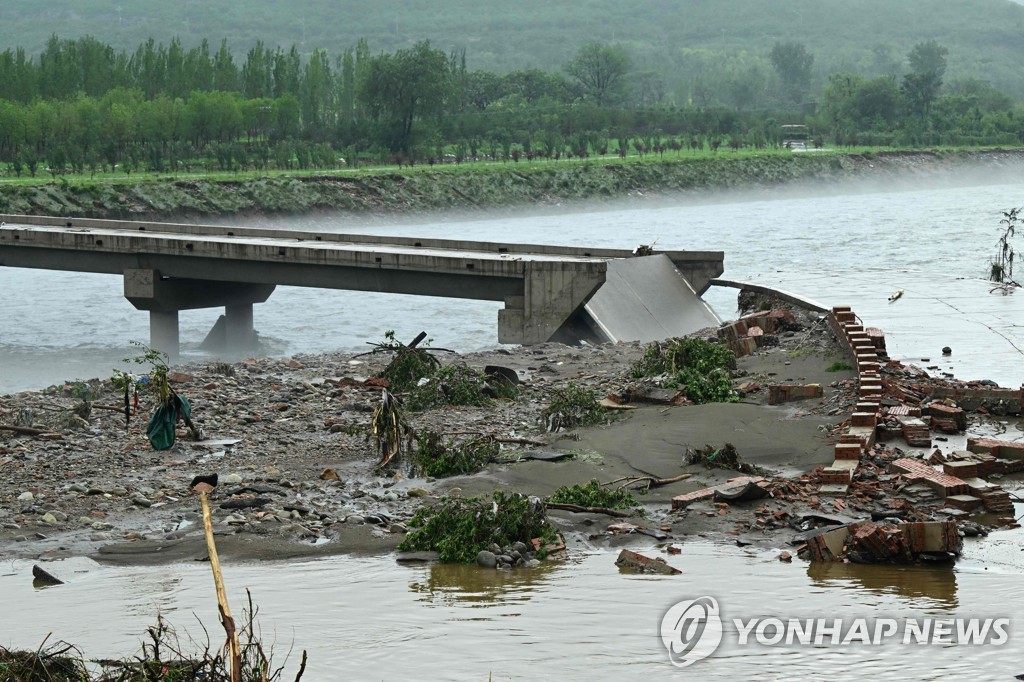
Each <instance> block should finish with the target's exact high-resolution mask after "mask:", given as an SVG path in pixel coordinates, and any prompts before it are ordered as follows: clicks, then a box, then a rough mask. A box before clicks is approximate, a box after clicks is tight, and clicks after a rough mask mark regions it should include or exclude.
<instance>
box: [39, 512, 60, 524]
mask: <svg viewBox="0 0 1024 682" xmlns="http://www.w3.org/2000/svg"><path fill="white" fill-rule="evenodd" d="M39 520H40V521H42V522H43V523H57V517H56V516H54V515H53V514H51V513H50V512H47V513H45V514H43V515H42V517H40V519H39Z"/></svg>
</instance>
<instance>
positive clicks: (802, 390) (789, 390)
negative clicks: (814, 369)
mask: <svg viewBox="0 0 1024 682" xmlns="http://www.w3.org/2000/svg"><path fill="white" fill-rule="evenodd" d="M823 395H824V389H822V387H821V386H820V385H819V384H807V385H806V386H804V385H799V384H775V385H773V386H769V387H768V404H769V405H779V404H781V403H788V402H791V401H793V400H813V399H815V398H820V397H822V396H823Z"/></svg>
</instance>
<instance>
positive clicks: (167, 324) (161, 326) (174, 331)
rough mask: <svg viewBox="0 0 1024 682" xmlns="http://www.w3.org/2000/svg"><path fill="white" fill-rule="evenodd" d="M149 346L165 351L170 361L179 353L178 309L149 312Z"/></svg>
mask: <svg viewBox="0 0 1024 682" xmlns="http://www.w3.org/2000/svg"><path fill="white" fill-rule="evenodd" d="M149 347H150V348H153V349H155V350H158V351H160V352H162V353H166V354H167V357H169V358H170V359H171V360H172V361H173V360H175V359H177V357H178V355H179V354H180V353H181V346H180V344H179V341H178V311H177V310H172V311H170V312H160V311H157V310H151V311H150V313H149Z"/></svg>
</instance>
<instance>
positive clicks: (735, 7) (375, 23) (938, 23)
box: [0, 0, 1024, 94]
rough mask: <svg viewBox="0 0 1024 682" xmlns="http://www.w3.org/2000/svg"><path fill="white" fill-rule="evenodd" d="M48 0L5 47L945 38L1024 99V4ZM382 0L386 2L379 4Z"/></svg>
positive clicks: (3, 10)
mask: <svg viewBox="0 0 1024 682" xmlns="http://www.w3.org/2000/svg"><path fill="white" fill-rule="evenodd" d="M582 5H584V3H579V2H556V3H552V2H548V1H545V0H519V1H518V2H516V3H508V2H501V1H499V0H436V1H435V2H429V3H421V2H413V1H412V0H377V1H376V2H374V3H371V4H368V3H365V2H359V1H357V0H299V1H297V2H294V3H282V2H277V1H273V0H248V1H247V2H228V1H227V0H181V1H180V2H166V1H165V0H133V2H130V3H126V2H121V1H120V0H46V1H45V2H5V3H2V4H0V48H4V47H9V46H13V45H23V46H25V47H26V48H27V49H28V50H29V51H30V52H32V53H35V52H37V51H39V50H40V49H41V47H42V46H43V44H44V42H45V40H46V39H47V37H49V36H50V35H51V34H52V33H54V32H56V33H58V34H59V35H61V36H62V37H76V36H79V35H85V34H90V35H94V36H96V37H97V38H99V39H100V40H103V41H105V42H109V43H111V44H113V45H115V46H116V47H118V48H123V49H134V47H136V46H137V45H138V44H139V43H140V42H141V41H143V40H144V39H145V38H147V37H149V36H152V37H154V38H155V39H157V40H158V41H162V42H167V41H168V40H169V39H170V38H171V37H172V36H175V35H177V36H179V37H181V39H182V41H183V42H184V44H185V45H186V46H191V45H195V44H197V43H198V42H199V40H200V39H201V38H203V37H207V38H209V39H210V41H211V43H213V47H214V48H216V44H217V43H218V42H219V40H220V39H221V38H223V37H226V38H228V39H229V41H230V43H231V45H232V47H233V49H234V50H235V51H236V53H238V54H239V55H240V56H241V55H244V52H245V50H246V49H247V48H248V47H249V46H251V45H252V44H253V43H254V42H255V41H256V40H258V39H261V40H263V41H264V42H265V43H267V44H269V45H278V44H280V45H284V46H289V45H291V44H297V45H299V46H300V48H301V49H303V50H304V51H309V50H312V49H313V48H315V47H324V48H326V49H328V50H329V51H330V52H331V53H332V54H337V53H338V52H339V51H341V50H343V49H345V48H347V47H350V46H351V45H353V44H354V43H355V41H356V40H357V39H358V38H360V37H365V38H367V39H368V40H369V41H370V46H371V49H373V50H375V51H376V50H393V49H396V48H400V47H405V46H408V45H410V44H412V43H414V42H415V41H417V40H421V39H423V38H430V39H431V40H433V41H434V42H435V44H436V45H437V46H439V47H441V48H443V49H449V48H466V49H467V53H468V59H469V60H470V65H471V67H474V68H486V69H489V70H495V71H505V70H509V69H514V68H521V67H538V68H543V69H551V68H556V67H557V66H558V65H560V64H563V63H565V61H567V59H568V58H569V57H570V56H571V55H572V54H573V53H574V52H575V50H576V49H577V47H578V46H579V45H581V44H583V43H585V42H588V41H594V40H598V41H609V42H610V41H620V42H622V43H623V44H625V45H626V46H627V47H628V48H629V49H630V51H631V53H632V54H634V56H635V57H636V58H637V67H638V68H651V69H659V70H660V69H664V68H667V65H669V64H672V63H673V62H677V61H678V60H680V59H682V55H683V54H684V53H685V52H686V51H688V50H697V51H704V50H709V51H714V52H719V51H721V50H723V48H724V49H725V50H726V51H727V52H728V53H729V54H730V55H733V56H734V58H735V59H738V60H741V61H742V59H743V57H742V53H743V52H747V53H755V54H759V55H764V54H766V53H767V51H768V50H769V49H770V47H771V45H772V44H773V43H774V42H775V41H777V40H792V41H798V42H803V43H805V44H806V45H807V46H808V48H809V49H810V51H811V52H813V53H814V54H815V56H816V68H817V69H818V70H819V75H825V74H827V73H830V72H833V71H836V70H840V69H843V68H847V69H848V68H858V69H864V70H870V69H871V68H872V65H873V63H874V62H873V57H872V49H873V48H874V47H875V46H876V45H885V46H889V47H890V48H891V49H892V52H893V54H894V55H895V56H896V57H898V58H903V56H904V55H906V53H907V51H908V50H909V49H910V48H911V47H912V46H913V45H914V44H915V43H916V42H919V41H921V40H925V39H928V38H935V39H936V40H938V41H939V42H940V43H942V44H944V45H947V46H948V47H949V48H950V70H949V76H950V77H953V78H955V77H958V76H962V75H974V76H979V77H983V78H987V79H989V80H991V81H992V82H993V84H995V85H996V86H997V87H1001V88H1003V89H1005V90H1007V91H1008V92H1011V93H1015V94H1024V74H1021V73H1020V71H1019V69H1018V68H1017V64H1018V63H1019V48H1018V46H1019V36H1020V35H1021V33H1022V32H1024V7H1021V6H1020V5H1018V4H1015V3H1012V2H1010V1H1009V0H957V1H956V2H951V1H950V0H899V2H893V1H892V0H857V2H850V1H849V0H815V1H814V2H810V1H808V0H772V2H765V1H764V0H631V1H630V2H625V3H624V2H621V1H620V0H587V2H586V3H585V7H586V11H581V6H582ZM370 8H372V9H370Z"/></svg>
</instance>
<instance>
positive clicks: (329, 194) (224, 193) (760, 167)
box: [0, 150, 1024, 221]
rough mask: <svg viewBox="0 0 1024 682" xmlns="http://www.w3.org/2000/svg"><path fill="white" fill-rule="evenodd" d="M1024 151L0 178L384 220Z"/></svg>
mask: <svg viewBox="0 0 1024 682" xmlns="http://www.w3.org/2000/svg"><path fill="white" fill-rule="evenodd" d="M1022 169H1024V150H973V151H943V152H927V151H921V152H876V153H871V154H842V153H833V152H822V153H815V152H809V153H802V154H791V155H788V154H786V155H784V154H765V155H763V156H749V157H747V156H744V157H738V158H731V157H730V154H729V152H722V153H721V154H720V155H719V156H717V157H714V158H696V159H695V158H687V157H686V155H685V154H684V155H682V156H675V155H673V154H667V155H665V156H664V157H663V158H660V159H654V158H649V159H647V160H644V161H630V162H626V163H624V162H621V161H618V160H612V159H602V160H593V161H588V162H582V163H580V162H548V161H543V162H531V163H525V162H524V163H519V164H516V163H509V164H507V165H506V166H503V167H501V168H490V167H487V168H472V167H444V168H438V169H425V168H424V169H413V170H411V171H398V172H380V173H363V172H359V173H352V172H346V171H341V172H338V173H335V174H331V175H321V176H309V177H274V178H257V179H252V180H241V181H239V180H231V179H223V180H221V179H213V180H195V179H188V180H176V179H174V178H171V177H166V178H162V179H158V180H150V179H147V180H144V181H137V182H136V181H124V182H121V181H118V182H102V181H97V182H92V181H89V180H87V179H81V180H79V179H75V180H74V181H72V182H65V181H58V182H50V183H42V182H41V183H40V184H39V185H28V186H24V185H0V213H5V214H20V215H57V216H78V217H89V218H114V219H146V220H160V219H162V220H167V219H170V218H174V219H180V220H197V221H202V220H210V219H214V218H220V217H230V216H236V217H258V216H262V215H283V214H308V213H313V212H332V213H341V214H342V215H346V214H348V215H351V216H353V217H359V218H363V219H365V218H367V217H370V216H374V217H375V218H378V219H379V218H381V217H386V216H388V215H393V216H397V215H399V214H408V213H414V212H425V211H437V210H455V211H465V212H474V211H478V210H483V209H488V208H495V207H503V206H555V205H561V204H565V203H572V202H583V201H586V202H588V203H593V202H594V201H612V200H622V199H633V200H637V201H652V200H657V199H659V198H661V197H667V196H674V195H677V194H679V193H689V192H694V193H698V192H700V193H707V192H708V191H720V190H739V189H747V190H750V189H753V190H757V189H767V188H778V187H782V186H793V187H797V188H799V187H801V186H813V187H816V188H821V187H822V186H823V185H824V186H827V185H829V184H833V183H840V182H848V181H850V180H865V181H872V182H880V183H890V182H891V181H892V180H893V179H895V178H900V179H908V178H909V179H928V180H929V181H936V180H939V179H941V178H942V177H944V176H950V175H952V174H961V175H962V174H964V173H968V172H971V171H979V172H981V171H983V172H985V173H988V174H989V175H990V174H991V173H993V172H997V173H1014V174H1017V173H1019V172H1020V171H1021V170H1022Z"/></svg>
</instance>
